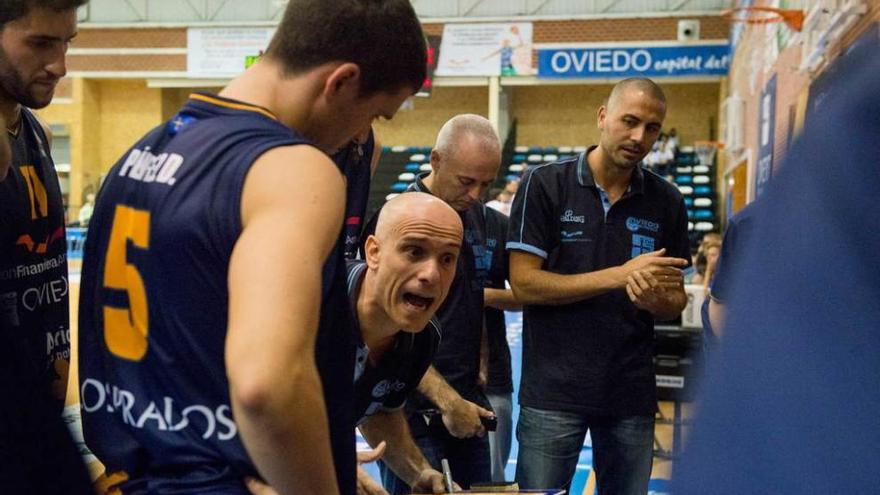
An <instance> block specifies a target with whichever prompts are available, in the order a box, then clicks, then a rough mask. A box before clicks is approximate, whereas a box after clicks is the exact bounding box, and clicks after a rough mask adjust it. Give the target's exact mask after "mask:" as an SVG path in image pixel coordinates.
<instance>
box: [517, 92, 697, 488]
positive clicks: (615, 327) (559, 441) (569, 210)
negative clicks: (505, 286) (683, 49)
mask: <svg viewBox="0 0 880 495" xmlns="http://www.w3.org/2000/svg"><path fill="white" fill-rule="evenodd" d="M665 114H666V98H665V96H664V95H663V91H662V90H661V89H660V87H659V86H657V85H656V84H654V83H653V82H652V81H650V80H648V79H627V80H624V81H621V82H620V83H618V84H617V85H616V86H614V89H613V90H612V91H611V94H610V95H609V97H608V100H607V102H606V104H605V105H603V106H601V107H600V108H599V111H598V127H599V130H600V134H601V138H600V141H599V145H598V146H592V147H591V148H589V149H588V150H587V151H586V152H584V153H582V154H581V155H580V156H578V157H575V158H572V159H568V160H562V161H560V162H556V163H550V164H547V165H542V166H539V167H536V168H534V169H532V170H530V171H529V173H528V174H527V175H526V176H525V178H524V179H523V182H522V184H521V185H520V189H519V193H518V194H517V196H516V198H515V200H514V204H513V210H512V213H511V223H510V235H509V237H508V239H509V242H508V243H507V249H508V250H510V251H511V252H510V275H511V285H512V287H513V291H514V294H516V297H517V299H519V300H520V301H521V302H522V303H523V304H524V308H525V309H524V311H525V313H524V335H523V371H522V385H521V390H520V404H521V405H522V410H521V412H520V417H519V424H518V425H517V438H518V440H519V444H520V450H519V458H518V462H517V473H516V478H517V481H518V482H519V484H520V486H521V487H522V488H547V487H564V488H568V486H569V485H570V483H571V479H572V476H573V475H574V472H575V468H576V465H577V461H578V456H579V454H580V451H581V445H582V443H583V440H584V435H585V434H586V433H587V431H588V430H589V431H590V434H591V438H592V444H593V456H594V457H593V459H594V468H595V470H596V475H597V480H598V486H599V492H600V493H601V494H602V495H608V494H633V495H635V494H641V495H644V494H645V493H646V492H647V489H648V481H649V478H650V474H651V465H652V448H653V436H654V412H655V411H656V407H657V401H656V395H655V378H654V369H653V364H652V357H653V356H652V355H653V328H654V327H653V326H654V320H655V319H659V320H666V319H672V318H674V317H676V316H678V315H679V314H680V313H681V311H682V309H684V307H685V304H686V302H687V296H686V295H685V292H684V286H683V279H682V273H681V268H683V267H685V266H687V264H688V261H687V259H688V258H689V257H690V252H689V246H688V237H687V211H686V209H685V205H684V201H683V199H682V197H681V195H680V194H679V192H678V190H677V189H676V188H675V187H674V186H672V185H670V184H669V183H667V182H666V181H665V180H663V179H662V178H661V177H659V176H657V175H655V174H653V173H650V172H647V171H645V170H643V169H642V168H641V167H640V162H641V160H642V158H644V156H645V155H646V154H647V153H648V151H650V150H651V146H652V145H653V143H654V141H655V140H656V139H657V136H658V134H659V133H660V127H661V125H662V123H663V118H664V117H665Z"/></svg>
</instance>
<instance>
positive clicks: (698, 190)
mask: <svg viewBox="0 0 880 495" xmlns="http://www.w3.org/2000/svg"><path fill="white" fill-rule="evenodd" d="M694 194H712V188H711V187H709V186H697V187H695V188H694Z"/></svg>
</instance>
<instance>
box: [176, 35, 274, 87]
mask: <svg viewBox="0 0 880 495" xmlns="http://www.w3.org/2000/svg"><path fill="white" fill-rule="evenodd" d="M273 34H275V28H260V27H255V28H249V27H240V28H239V27H236V28H188V29H187V30H186V46H187V50H186V71H187V75H188V76H189V77H206V78H212V77H216V78H225V77H235V76H237V75H239V74H241V73H242V72H244V70H245V69H246V68H247V67H249V66H250V65H251V64H253V63H254V62H255V61H256V59H257V58H259V57H260V56H261V55H262V54H263V52H264V51H265V50H266V47H267V46H269V40H271V39H272V35H273Z"/></svg>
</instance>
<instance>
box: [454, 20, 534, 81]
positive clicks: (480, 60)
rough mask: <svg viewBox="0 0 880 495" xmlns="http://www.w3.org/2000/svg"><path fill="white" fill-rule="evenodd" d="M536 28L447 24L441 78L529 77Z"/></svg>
mask: <svg viewBox="0 0 880 495" xmlns="http://www.w3.org/2000/svg"><path fill="white" fill-rule="evenodd" d="M534 73H535V70H534V67H532V24H531V23H529V22H519V23H512V24H446V25H445V26H444V27H443V42H442V43H441V49H440V62H439V64H438V66H437V75H438V76H505V77H511V76H528V75H534Z"/></svg>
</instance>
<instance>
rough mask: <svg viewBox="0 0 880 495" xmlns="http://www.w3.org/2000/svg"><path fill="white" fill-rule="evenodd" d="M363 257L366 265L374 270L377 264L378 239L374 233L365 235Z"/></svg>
mask: <svg viewBox="0 0 880 495" xmlns="http://www.w3.org/2000/svg"><path fill="white" fill-rule="evenodd" d="M364 259H365V260H366V262H367V267H369V268H370V269H371V270H375V269H376V268H378V266H379V239H376V236H375V235H370V236H369V237H367V240H366V242H364Z"/></svg>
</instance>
